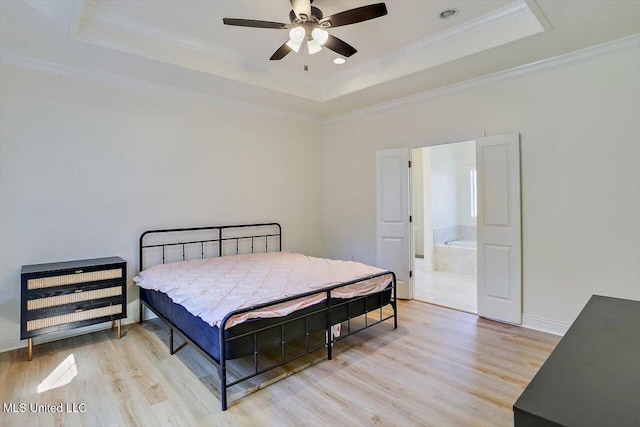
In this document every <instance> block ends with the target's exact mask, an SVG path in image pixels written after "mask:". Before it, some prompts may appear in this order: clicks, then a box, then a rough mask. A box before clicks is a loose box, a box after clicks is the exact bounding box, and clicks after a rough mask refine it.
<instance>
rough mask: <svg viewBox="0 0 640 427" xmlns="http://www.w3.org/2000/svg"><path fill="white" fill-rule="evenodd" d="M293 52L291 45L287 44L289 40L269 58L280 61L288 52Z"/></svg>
mask: <svg viewBox="0 0 640 427" xmlns="http://www.w3.org/2000/svg"><path fill="white" fill-rule="evenodd" d="M289 52H291V48H290V47H289V46H287V42H285V43H284V44H283V45H282V46H280V47H279V48H278V50H276V51H275V52H274V53H273V55H271V58H269V59H270V60H272V61H279V60H281V59H282V58H284V57H285V56H287V54H288V53H289Z"/></svg>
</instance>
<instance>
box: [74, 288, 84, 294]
mask: <svg viewBox="0 0 640 427" xmlns="http://www.w3.org/2000/svg"><path fill="white" fill-rule="evenodd" d="M82 291H84V289H76V290H75V293H76V294H79V293H80V292H82Z"/></svg>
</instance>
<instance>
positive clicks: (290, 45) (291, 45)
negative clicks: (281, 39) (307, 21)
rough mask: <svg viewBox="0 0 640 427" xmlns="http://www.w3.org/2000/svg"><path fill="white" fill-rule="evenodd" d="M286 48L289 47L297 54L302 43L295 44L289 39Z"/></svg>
mask: <svg viewBox="0 0 640 427" xmlns="http://www.w3.org/2000/svg"><path fill="white" fill-rule="evenodd" d="M287 46H289V47H290V48H291V50H292V51H294V52H295V53H298V51H299V50H300V46H302V43H296V42H295V41H293V40H291V39H289V41H288V42H287Z"/></svg>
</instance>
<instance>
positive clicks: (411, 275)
mask: <svg viewBox="0 0 640 427" xmlns="http://www.w3.org/2000/svg"><path fill="white" fill-rule="evenodd" d="M412 277H413V271H411V270H409V278H412Z"/></svg>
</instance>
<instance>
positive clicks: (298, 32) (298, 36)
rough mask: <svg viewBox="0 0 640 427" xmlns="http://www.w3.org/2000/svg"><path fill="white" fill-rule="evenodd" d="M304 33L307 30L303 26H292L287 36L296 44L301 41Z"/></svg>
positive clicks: (305, 33) (304, 35)
mask: <svg viewBox="0 0 640 427" xmlns="http://www.w3.org/2000/svg"><path fill="white" fill-rule="evenodd" d="M306 35H307V31H306V30H305V29H304V28H303V27H293V28H292V29H291V30H290V31H289V38H290V39H291V41H293V42H294V43H298V44H300V43H302V41H303V40H304V38H305V37H306ZM296 52H297V51H296Z"/></svg>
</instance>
